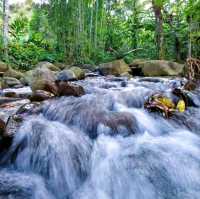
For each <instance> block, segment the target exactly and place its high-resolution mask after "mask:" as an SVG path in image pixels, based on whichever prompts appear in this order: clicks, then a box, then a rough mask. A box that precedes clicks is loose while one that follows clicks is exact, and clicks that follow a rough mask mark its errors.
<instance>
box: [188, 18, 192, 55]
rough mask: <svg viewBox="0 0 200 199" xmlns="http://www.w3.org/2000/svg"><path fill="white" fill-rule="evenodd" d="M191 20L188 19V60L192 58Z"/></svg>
mask: <svg viewBox="0 0 200 199" xmlns="http://www.w3.org/2000/svg"><path fill="white" fill-rule="evenodd" d="M191 34H192V18H191V17H190V18H189V37H188V58H191V57H192V36H191Z"/></svg>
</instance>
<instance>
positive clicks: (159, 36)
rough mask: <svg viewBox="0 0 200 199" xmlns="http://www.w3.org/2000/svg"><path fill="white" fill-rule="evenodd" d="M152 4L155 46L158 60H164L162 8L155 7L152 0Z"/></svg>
mask: <svg viewBox="0 0 200 199" xmlns="http://www.w3.org/2000/svg"><path fill="white" fill-rule="evenodd" d="M152 4H153V10H154V14H155V20H156V45H157V49H158V58H159V59H164V33H163V15H162V7H161V6H158V5H156V3H155V1H154V0H152Z"/></svg>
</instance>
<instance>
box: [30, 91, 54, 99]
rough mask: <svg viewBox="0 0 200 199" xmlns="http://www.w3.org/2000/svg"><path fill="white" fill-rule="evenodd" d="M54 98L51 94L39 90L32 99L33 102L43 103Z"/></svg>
mask: <svg viewBox="0 0 200 199" xmlns="http://www.w3.org/2000/svg"><path fill="white" fill-rule="evenodd" d="M52 97H54V95H53V94H52V93H50V92H47V91H44V90H37V91H35V92H34V93H33V94H32V96H31V97H30V100H31V102H33V101H34V102H41V101H44V100H48V99H50V98H52Z"/></svg>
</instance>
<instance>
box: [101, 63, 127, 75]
mask: <svg viewBox="0 0 200 199" xmlns="http://www.w3.org/2000/svg"><path fill="white" fill-rule="evenodd" d="M98 70H99V72H100V74H101V75H114V76H120V75H122V74H123V73H129V72H131V69H130V68H129V66H128V65H127V64H126V63H125V62H124V60H116V61H113V62H109V63H105V64H101V65H100V67H99V69H98Z"/></svg>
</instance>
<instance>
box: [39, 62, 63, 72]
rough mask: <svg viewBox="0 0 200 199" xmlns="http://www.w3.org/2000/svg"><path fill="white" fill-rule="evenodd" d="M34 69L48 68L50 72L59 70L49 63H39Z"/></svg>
mask: <svg viewBox="0 0 200 199" xmlns="http://www.w3.org/2000/svg"><path fill="white" fill-rule="evenodd" d="M36 68H48V69H49V70H51V71H60V68H59V67H57V66H55V65H54V64H52V63H50V62H39V63H38V64H37V65H36Z"/></svg>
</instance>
